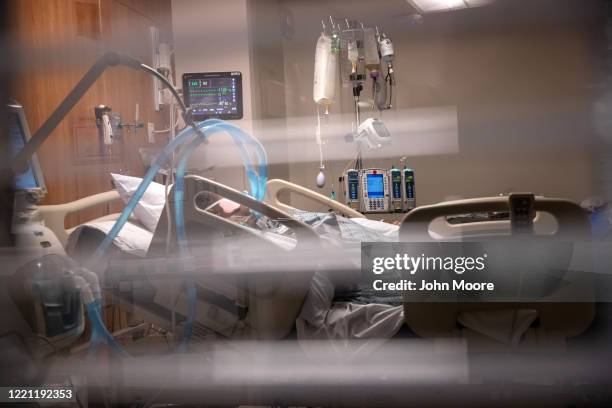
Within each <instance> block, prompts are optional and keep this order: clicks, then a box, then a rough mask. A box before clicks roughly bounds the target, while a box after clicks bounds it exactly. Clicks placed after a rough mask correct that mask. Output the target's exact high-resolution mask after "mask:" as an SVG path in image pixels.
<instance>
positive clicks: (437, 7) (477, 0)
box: [406, 0, 492, 13]
mask: <svg viewBox="0 0 612 408" xmlns="http://www.w3.org/2000/svg"><path fill="white" fill-rule="evenodd" d="M406 1H407V2H408V3H409V4H410V5H412V6H413V7H414V8H415V9H417V10H418V12H419V13H435V12H441V11H451V10H460V9H466V8H473V7H480V6H484V5H487V4H489V3H491V1H492V0H406Z"/></svg>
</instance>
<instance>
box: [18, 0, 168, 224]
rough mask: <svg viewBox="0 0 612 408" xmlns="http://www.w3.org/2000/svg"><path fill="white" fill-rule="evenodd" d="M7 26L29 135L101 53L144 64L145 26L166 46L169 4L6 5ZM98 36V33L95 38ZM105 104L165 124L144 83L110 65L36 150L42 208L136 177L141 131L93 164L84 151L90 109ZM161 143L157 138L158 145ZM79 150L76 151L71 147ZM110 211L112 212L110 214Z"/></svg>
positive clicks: (23, 0) (35, 0) (35, 1)
mask: <svg viewBox="0 0 612 408" xmlns="http://www.w3.org/2000/svg"><path fill="white" fill-rule="evenodd" d="M9 8H10V10H11V13H12V21H13V26H12V27H11V29H12V32H13V36H14V40H15V41H16V43H17V44H18V45H19V60H18V64H17V70H16V73H15V74H16V75H15V78H16V84H18V85H17V86H15V87H14V89H13V91H12V94H11V97H12V98H13V99H15V100H17V101H19V102H20V103H22V104H23V106H24V108H25V111H26V115H27V117H28V121H29V125H30V129H31V131H32V132H34V131H35V130H36V129H38V128H39V127H40V125H41V124H42V123H43V122H44V120H46V119H47V118H48V117H49V115H50V114H51V113H52V112H53V110H54V109H55V108H56V107H57V105H58V104H59V103H60V102H61V100H62V99H63V98H64V97H65V96H66V95H67V94H68V92H69V91H70V90H71V89H72V87H73V86H74V85H75V84H76V83H77V81H78V80H79V79H80V78H81V77H82V75H83V74H84V73H85V71H86V70H87V69H88V68H89V67H90V65H91V64H92V63H93V62H94V61H95V60H96V59H97V58H98V57H99V56H100V55H102V54H103V53H104V52H105V51H107V50H116V51H119V52H123V53H126V54H129V55H132V56H134V57H137V58H139V59H141V60H142V61H144V62H146V63H151V60H152V55H151V45H150V34H149V32H150V27H151V26H156V27H158V28H159V29H160V31H161V36H162V39H163V40H164V41H168V42H171V38H172V27H171V24H172V23H171V21H172V18H171V4H170V0H151V1H136V0H99V1H92V0H78V1H77V0H19V1H17V0H11V2H10V5H9ZM96 32H98V34H99V35H96ZM98 104H105V105H108V106H110V107H111V108H112V109H113V111H114V112H118V113H120V114H121V116H122V120H123V121H124V122H130V123H131V122H133V121H134V117H135V110H136V104H138V105H139V112H140V121H141V122H144V123H146V122H148V121H150V122H154V123H155V125H156V129H161V128H167V127H168V112H167V109H164V110H162V111H161V112H155V111H154V109H153V85H152V79H151V78H150V77H148V76H147V75H145V74H144V73H141V72H137V71H134V70H131V69H129V68H122V67H116V68H111V69H109V70H107V71H106V73H105V74H104V75H103V76H102V77H101V78H100V79H99V80H98V81H97V82H96V83H95V84H94V86H93V87H92V88H91V89H90V90H89V91H88V92H87V94H86V95H85V96H84V97H83V98H82V99H81V101H79V103H78V104H77V105H76V106H75V107H74V109H73V110H72V111H71V112H70V114H69V115H68V116H67V117H66V118H65V119H64V120H63V121H62V123H61V124H60V125H59V126H58V127H57V129H56V130H55V131H54V132H53V133H52V134H51V136H50V137H49V139H47V141H46V142H45V143H44V144H43V146H42V147H41V149H40V150H39V152H38V156H39V159H40V162H41V166H42V168H43V171H44V173H45V181H46V183H47V187H48V190H49V194H48V196H47V197H46V198H45V201H44V203H45V204H57V203H63V202H68V201H72V200H76V199H78V198H81V197H85V196H88V195H91V194H94V193H98V192H102V191H106V190H109V189H110V188H111V181H110V174H109V173H110V172H121V173H123V174H130V175H135V176H142V174H143V172H144V167H143V165H142V163H141V161H140V157H139V155H138V149H139V148H140V147H145V146H151V144H150V143H148V141H147V136H146V130H145V129H140V130H139V131H138V133H137V134H135V133H134V132H133V131H124V135H123V138H122V140H120V141H118V142H116V143H115V144H113V147H112V149H113V150H112V156H111V157H109V156H108V155H105V156H100V158H99V159H98V160H90V158H89V157H85V158H84V157H80V154H81V153H79V152H85V151H87V152H89V153H91V148H92V143H96V142H97V141H96V140H94V139H92V137H93V138H95V133H92V129H94V127H95V118H94V106H96V105H98ZM166 141H167V139H166V136H165V135H158V137H157V143H156V144H158V145H160V146H161V145H163V144H165V142H166ZM79 149H81V150H79ZM118 208H119V207H118V206H113V208H112V210H117V209H118ZM110 209H111V208H100V209H93V210H88V211H83V212H82V213H81V214H78V215H77V216H73V217H71V218H70V219H69V225H76V224H78V223H81V222H84V221H85V220H87V219H91V218H93V217H97V216H101V215H103V214H104V213H105V212H107V211H109V210H110Z"/></svg>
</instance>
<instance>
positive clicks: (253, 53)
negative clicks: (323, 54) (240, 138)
mask: <svg viewBox="0 0 612 408" xmlns="http://www.w3.org/2000/svg"><path fill="white" fill-rule="evenodd" d="M277 3H278V1H277V0H255V1H253V0H229V1H227V0H207V1H197V0H173V1H172V16H173V22H174V24H173V28H174V52H175V61H176V74H177V78H179V79H180V78H181V76H182V74H183V73H185V72H214V71H240V72H242V87H243V110H244V114H243V118H242V119H241V120H235V121H232V123H234V124H236V125H238V126H240V127H241V128H242V129H243V130H245V131H246V132H248V133H250V134H253V135H254V136H256V137H257V138H258V139H259V140H260V141H261V142H262V143H263V144H264V146H265V147H266V150H267V153H268V156H269V161H270V166H269V169H268V172H269V175H270V177H281V178H287V177H288V174H289V171H288V165H287V159H286V157H287V152H286V144H285V143H284V138H285V136H284V133H283V131H284V129H285V126H284V115H285V108H284V106H285V104H284V90H283V87H282V75H283V68H282V66H283V65H282V64H283V58H282V45H281V41H280V38H279V33H277V31H278V30H279V29H278V27H279V24H278V20H279V14H278V10H279V8H278V4H277ZM279 78H280V79H281V80H280V81H279ZM279 84H280V85H279ZM272 122H273V123H274V126H273V127H274V130H275V131H274V132H271V131H270V123H272ZM279 129H280V130H281V131H280V132H278V131H277V130H279ZM279 137H280V138H281V139H282V140H283V143H278V138H279ZM189 167H190V168H192V169H193V170H202V169H209V168H210V167H214V168H213V169H209V170H205V171H203V172H202V171H200V174H202V175H204V176H206V177H209V178H213V179H217V180H219V181H221V182H223V183H224V184H227V185H230V186H232V187H235V188H238V189H241V190H242V189H245V188H247V186H246V180H245V177H244V171H243V169H242V161H241V158H240V156H239V154H238V152H237V150H236V149H235V148H234V147H233V145H232V143H231V141H230V140H229V139H227V138H224V137H220V138H214V139H213V140H211V143H209V144H207V145H206V146H202V147H201V148H200V149H198V151H197V152H196V153H195V154H194V156H193V158H192V160H191V161H190V163H189Z"/></svg>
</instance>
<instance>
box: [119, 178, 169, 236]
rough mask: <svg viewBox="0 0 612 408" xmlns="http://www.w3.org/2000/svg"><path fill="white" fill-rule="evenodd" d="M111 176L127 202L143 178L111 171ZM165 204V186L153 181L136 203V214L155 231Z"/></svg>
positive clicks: (146, 226) (149, 228) (143, 223)
mask: <svg viewBox="0 0 612 408" xmlns="http://www.w3.org/2000/svg"><path fill="white" fill-rule="evenodd" d="M111 177H112V178H113V182H114V183H115V188H117V191H118V192H119V195H120V196H121V199H122V200H123V202H124V203H126V204H127V203H128V202H129V201H130V199H131V198H132V196H133V195H134V193H135V192H136V190H137V189H138V186H139V185H140V183H141V182H142V179H141V178H138V177H130V176H124V175H122V174H113V173H111ZM165 204H166V194H165V186H164V185H163V184H159V183H156V182H154V181H152V182H151V184H149V187H147V189H146V191H145V192H144V194H143V195H142V198H141V199H140V201H138V204H136V208H134V215H135V216H136V218H138V221H140V223H141V224H142V225H144V226H145V228H146V229H148V230H149V231H151V232H155V227H157V222H158V221H159V217H161V214H162V211H163V210H164V205H165Z"/></svg>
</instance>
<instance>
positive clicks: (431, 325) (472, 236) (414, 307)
mask: <svg viewBox="0 0 612 408" xmlns="http://www.w3.org/2000/svg"><path fill="white" fill-rule="evenodd" d="M188 180H190V181H189V182H188V184H189V185H191V187H190V188H191V189H192V190H193V191H192V192H191V193H190V194H191V196H193V197H195V196H200V197H201V196H202V195H205V194H208V193H212V194H214V195H215V196H223V197H226V198H228V199H230V200H232V201H236V202H239V203H241V204H242V205H245V206H247V207H249V208H252V209H254V210H256V211H262V212H264V213H265V214H267V215H269V216H270V217H271V218H275V219H278V220H283V221H285V222H288V223H289V224H292V226H293V227H297V231H300V234H301V235H302V238H303V239H305V240H306V241H308V242H311V243H313V242H317V239H316V234H314V233H313V232H312V230H310V228H309V227H308V226H306V225H304V224H303V223H300V222H299V221H296V220H294V219H293V218H292V217H291V216H290V214H291V213H292V212H293V211H296V209H295V208H293V207H291V206H289V205H287V204H284V203H282V202H281V201H280V197H279V196H280V194H281V193H282V192H285V191H289V192H290V193H296V194H300V195H302V196H304V197H307V198H309V199H312V200H314V201H315V202H317V203H318V204H321V205H322V206H326V207H328V208H331V209H333V210H335V211H337V212H338V213H339V214H341V215H343V216H346V217H352V216H355V217H357V216H359V217H363V216H362V215H361V214H359V213H356V214H355V211H354V210H352V209H350V208H348V207H346V206H343V205H342V204H340V203H338V202H335V201H333V200H330V199H329V198H327V197H325V196H323V195H321V194H318V193H316V192H313V191H311V190H308V189H305V188H303V187H301V186H297V185H295V184H292V183H289V182H287V181H284V180H270V181H269V182H268V191H269V196H268V203H269V205H268V204H263V203H259V202H257V201H255V200H253V199H250V198H249V197H247V196H245V195H244V194H242V193H240V192H237V191H236V190H233V189H230V188H227V187H225V186H223V185H222V184H219V183H215V182H212V181H210V180H206V179H204V178H201V177H197V176H189V177H188ZM194 191H196V192H195V193H194ZM116 198H117V195H116V194H114V193H113V192H108V193H102V194H101V195H97V196H93V197H91V198H88V199H84V200H78V201H77V202H75V203H71V204H67V205H63V206H49V207H50V208H47V209H45V208H43V210H42V212H43V214H47V215H48V214H50V215H51V216H50V217H48V219H50V220H53V221H54V224H52V225H51V226H53V228H55V229H57V228H58V227H59V225H60V222H59V221H58V220H60V219H61V217H62V214H63V216H65V215H66V214H68V213H69V212H74V211H77V210H78V209H84V208H89V207H91V206H93V205H99V204H102V203H104V202H108V201H109V200H110V201H112V200H115V199H116ZM213 201H214V200H212V201H208V203H209V204H210V203H212V202H213ZM534 205H535V206H534V217H533V232H534V233H535V234H536V235H548V236H551V237H555V238H557V241H559V240H563V239H566V240H570V239H571V240H579V239H584V238H586V237H588V235H589V230H588V223H587V220H586V217H585V214H584V212H583V211H582V209H580V208H579V207H578V206H577V205H576V204H574V203H572V202H569V201H566V200H558V199H550V198H544V197H535V199H534ZM509 212H510V208H509V198H508V197H490V198H481V199H468V200H460V201H454V202H446V203H440V204H436V205H431V206H421V207H419V208H417V209H416V210H414V211H412V212H411V213H409V214H407V215H406V217H405V218H404V219H403V221H402V224H401V227H400V241H406V242H432V241H438V242H441V241H470V240H490V239H500V238H502V239H503V238H510V237H511V236H512V228H513V223H512V221H511V220H510V219H509V218H508V217H509V215H508V214H509ZM467 213H472V214H473V213H482V214H491V213H497V214H504V217H502V218H501V219H486V220H484V221H482V220H480V221H474V220H471V221H469V220H468V221H469V222H464V221H460V222H457V221H456V219H457V218H456V217H457V216H458V215H462V214H467ZM107 217H108V218H103V219H112V218H113V217H114V216H113V215H109V216H107ZM186 220H187V224H188V225H192V224H197V225H198V227H195V230H196V231H195V234H196V235H200V237H199V238H197V239H196V241H199V243H200V244H202V243H203V242H205V241H206V234H204V235H202V231H203V230H215V231H226V233H227V231H231V232H230V235H231V234H247V235H250V236H251V238H252V239H254V240H256V241H259V240H262V239H263V240H264V241H265V240H266V239H267V238H266V237H262V236H261V234H259V236H257V235H258V234H256V233H254V232H253V231H250V230H248V229H245V228H243V227H242V226H237V225H235V224H232V223H229V222H228V221H227V220H226V219H224V218H222V217H219V216H218V215H215V214H211V213H208V212H207V211H205V210H204V209H202V208H198V205H197V204H196V200H192V201H191V202H188V203H187V208H186ZM69 232H70V231H65V234H68V233H69ZM166 232H167V231H166V215H165V213H164V214H163V215H162V217H161V218H160V224H159V226H158V229H157V230H156V232H155V237H154V238H153V243H152V245H151V250H150V251H149V254H150V255H152V254H154V253H155V252H159V251H161V250H162V249H164V248H165V242H166ZM193 233H194V231H191V232H189V235H191V236H192V238H191V239H190V240H193ZM217 237H218V236H217ZM216 239H217V238H214V239H213V241H214V240H216ZM213 241H209V242H211V243H212V242H213ZM251 242H255V241H251ZM224 245H225V244H224ZM270 245H273V244H272V243H270ZM272 247H273V246H272ZM300 249H303V248H300ZM162 252H163V251H162ZM213 252H214V251H212V250H211V251H208V252H207V253H208V254H212V253H213ZM298 252H299V251H298ZM566 252H567V251H566ZM568 253H569V254H571V249H570V250H569V252H568ZM568 262H569V259H565V258H564V259H563V260H561V263H560V267H566V268H567V263H568ZM294 264H297V263H294ZM562 264H563V265H562ZM260 272H262V271H260ZM312 274H313V271H312V270H310V271H301V272H300V273H298V274H297V275H295V276H297V279H296V278H295V277H294V278H289V279H287V278H286V276H285V274H283V273H282V271H277V273H268V274H260V275H259V276H258V278H257V279H256V280H255V279H253V278H252V277H248V276H240V275H239V274H238V275H234V276H232V279H235V278H237V279H236V280H233V281H232V283H231V285H230V286H233V287H234V288H238V290H237V291H235V292H233V294H234V295H235V296H236V297H237V298H238V299H240V300H241V302H242V303H241V306H240V309H241V310H243V311H244V310H250V311H251V313H252V314H251V315H250V317H249V319H248V320H249V321H250V322H251V323H250V324H251V327H252V328H254V331H253V332H252V333H250V334H244V335H245V336H250V337H253V336H254V337H257V338H267V339H270V338H283V337H284V336H286V335H287V334H288V333H289V331H290V330H291V328H292V327H293V325H294V322H295V320H296V317H297V316H298V314H299V312H300V308H301V305H302V302H303V300H304V297H305V296H306V293H307V292H308V290H309V287H310V280H311V277H312ZM207 280H208V281H210V280H211V279H210V276H208V277H207ZM245 282H246V283H245ZM288 284H289V285H288ZM204 286H205V285H204ZM213 287H214V285H213ZM162 289H163V287H162ZM566 289H567V288H566ZM587 290H590V288H587ZM557 292H558V291H555V290H553V291H552V295H550V294H549V295H550V296H552V297H551V299H549V301H548V302H547V301H544V302H536V303H533V302H530V303H520V304H519V303H512V302H511V303H508V302H503V303H500V302H480V303H476V302H470V303H462V302H446V303H443V302H426V301H422V300H421V301H419V302H414V301H409V302H406V303H405V304H404V316H405V320H406V322H407V324H408V326H409V327H410V329H411V330H412V331H413V332H414V333H415V334H416V335H418V336H420V337H425V338H431V337H433V338H436V337H465V336H467V337H472V338H477V340H476V341H477V342H478V341H480V342H483V336H481V335H479V334H478V333H475V332H474V330H473V329H471V328H467V327H464V326H463V324H462V323H461V322H462V321H465V320H466V319H467V320H469V318H474V316H476V317H477V318H486V316H487V313H490V316H493V318H495V316H504V314H503V312H504V311H511V312H513V313H514V312H516V311H517V310H529V311H530V312H534V313H535V314H536V316H537V317H536V319H534V323H533V324H532V326H533V327H531V328H530V329H529V330H528V334H527V335H526V336H527V337H531V338H532V339H535V340H534V341H536V340H537V341H536V342H540V343H542V342H544V338H547V339H551V338H554V339H555V340H556V341H557V344H562V343H563V341H565V340H566V339H567V338H569V337H573V336H577V335H579V334H580V333H582V332H583V331H584V330H585V329H586V328H587V327H588V326H589V324H590V322H591V321H592V320H593V317H594V313H595V307H594V303H593V302H579V303H567V302H554V296H555V294H556V295H557V296H558V295H559V293H557ZM561 292H562V290H561ZM561 295H562V293H561ZM202 297H204V296H202ZM169 298H170V297H169ZM169 298H168V299H169ZM544 300H546V299H544ZM162 303H163V302H162ZM183 303H184V300H183ZM166 306H169V304H168V301H166ZM481 312H484V314H482V313H481ZM474 313H476V315H474ZM432 316H435V317H432ZM166 317H167V316H166ZM243 317H244V316H243ZM166 320H167V319H166ZM523 337H525V336H523ZM484 343H486V341H484Z"/></svg>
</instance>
